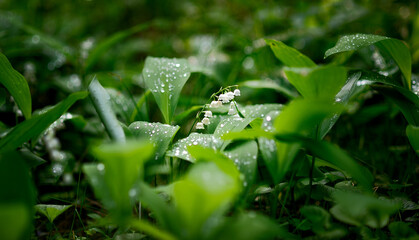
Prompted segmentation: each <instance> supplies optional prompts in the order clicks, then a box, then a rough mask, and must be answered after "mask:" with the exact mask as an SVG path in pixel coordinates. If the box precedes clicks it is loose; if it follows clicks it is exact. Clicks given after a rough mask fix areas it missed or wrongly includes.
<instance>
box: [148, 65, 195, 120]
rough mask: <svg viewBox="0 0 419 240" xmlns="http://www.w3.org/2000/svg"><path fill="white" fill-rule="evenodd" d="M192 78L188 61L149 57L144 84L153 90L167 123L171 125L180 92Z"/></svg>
mask: <svg viewBox="0 0 419 240" xmlns="http://www.w3.org/2000/svg"><path fill="white" fill-rule="evenodd" d="M189 76H190V68H189V64H188V61H187V60H186V59H176V58H173V59H170V58H154V57H147V59H146V61H145V65H144V69H143V78H144V83H145V85H146V87H147V88H148V89H150V90H151V93H152V94H153V96H154V98H155V99H156V102H157V105H158V106H159V108H160V111H161V112H162V114H163V117H164V119H165V121H166V123H168V124H170V123H171V121H172V118H173V114H174V112H175V109H176V106H177V103H178V100H179V95H180V92H181V90H182V88H183V86H184V85H185V83H186V81H187V80H188V78H189Z"/></svg>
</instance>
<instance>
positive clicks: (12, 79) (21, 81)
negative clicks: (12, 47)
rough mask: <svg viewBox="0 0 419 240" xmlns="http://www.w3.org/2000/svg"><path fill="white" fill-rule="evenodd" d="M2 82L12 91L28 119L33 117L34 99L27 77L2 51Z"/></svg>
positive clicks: (0, 73)
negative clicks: (15, 67) (14, 67)
mask: <svg viewBox="0 0 419 240" xmlns="http://www.w3.org/2000/svg"><path fill="white" fill-rule="evenodd" d="M0 83H1V84H3V85H4V87H5V88H6V89H7V90H8V91H9V92H10V94H11V95H12V96H13V99H14V100H15V101H16V103H17V105H18V106H19V108H20V110H21V111H22V113H23V116H25V118H26V119H29V118H31V113H32V99H31V92H30V91H29V86H28V83H27V82H26V79H25V78H24V77H23V76H22V74H20V73H19V72H18V71H16V70H15V69H13V67H12V65H11V64H10V62H9V60H7V58H6V56H4V55H3V54H2V53H0Z"/></svg>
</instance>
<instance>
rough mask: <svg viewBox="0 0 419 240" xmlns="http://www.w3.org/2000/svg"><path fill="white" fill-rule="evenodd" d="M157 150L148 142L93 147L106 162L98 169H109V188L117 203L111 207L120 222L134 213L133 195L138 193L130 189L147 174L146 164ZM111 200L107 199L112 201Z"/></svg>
mask: <svg viewBox="0 0 419 240" xmlns="http://www.w3.org/2000/svg"><path fill="white" fill-rule="evenodd" d="M153 150H154V149H153V146H152V144H151V143H148V142H145V141H128V142H126V143H121V142H113V143H108V144H102V145H100V146H98V147H95V148H94V149H93V154H94V156H95V157H96V158H98V159H99V160H100V161H102V162H103V165H98V170H100V171H104V172H105V173H104V180H105V183H106V187H107V189H108V191H109V196H110V198H111V200H112V201H113V202H114V203H115V204H111V205H110V206H109V208H110V209H109V210H110V211H111V212H112V215H113V217H114V219H115V221H117V222H118V224H120V225H124V223H126V220H127V219H128V217H129V216H131V202H130V195H135V192H130V190H131V189H132V188H133V186H134V183H135V181H136V180H138V179H141V177H142V176H143V171H144V170H143V168H144V163H145V162H146V161H147V160H149V159H150V157H151V156H152V154H153V152H154V151H153ZM103 195H104V194H103ZM103 195H101V196H103ZM105 196H106V195H105ZM111 200H108V201H107V202H109V203H111V202H112V201H111Z"/></svg>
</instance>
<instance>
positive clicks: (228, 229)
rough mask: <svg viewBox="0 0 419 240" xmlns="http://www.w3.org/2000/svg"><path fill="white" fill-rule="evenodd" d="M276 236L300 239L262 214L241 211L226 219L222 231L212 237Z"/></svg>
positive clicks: (250, 238) (221, 239)
mask: <svg viewBox="0 0 419 240" xmlns="http://www.w3.org/2000/svg"><path fill="white" fill-rule="evenodd" d="M275 237H277V238H278V237H279V239H299V238H298V237H297V236H294V235H292V234H291V233H289V232H288V231H286V230H285V229H283V228H282V227H280V226H279V225H278V224H277V223H276V222H275V221H273V220H272V219H270V218H268V217H266V216H264V215H262V214H259V213H256V212H241V213H239V214H238V215H236V216H233V217H231V218H228V219H226V222H225V223H224V224H223V227H222V228H221V230H220V232H218V233H217V235H216V236H214V237H213V238H212V239H219V240H229V239H241V240H253V239H277V238H275Z"/></svg>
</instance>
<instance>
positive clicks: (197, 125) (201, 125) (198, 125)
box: [196, 122, 205, 129]
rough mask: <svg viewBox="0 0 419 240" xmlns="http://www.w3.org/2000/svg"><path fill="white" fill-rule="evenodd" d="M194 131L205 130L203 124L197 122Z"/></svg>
mask: <svg viewBox="0 0 419 240" xmlns="http://www.w3.org/2000/svg"><path fill="white" fill-rule="evenodd" d="M196 129H205V128H204V124H203V123H202V122H199V123H197V124H196Z"/></svg>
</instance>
